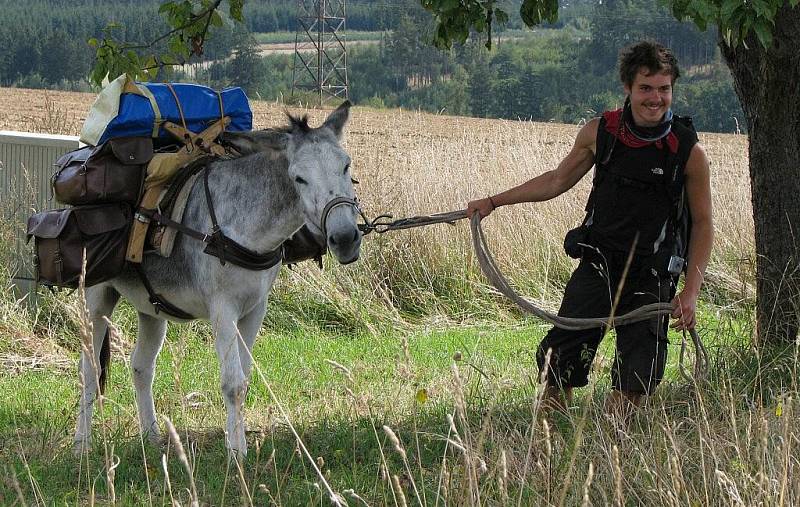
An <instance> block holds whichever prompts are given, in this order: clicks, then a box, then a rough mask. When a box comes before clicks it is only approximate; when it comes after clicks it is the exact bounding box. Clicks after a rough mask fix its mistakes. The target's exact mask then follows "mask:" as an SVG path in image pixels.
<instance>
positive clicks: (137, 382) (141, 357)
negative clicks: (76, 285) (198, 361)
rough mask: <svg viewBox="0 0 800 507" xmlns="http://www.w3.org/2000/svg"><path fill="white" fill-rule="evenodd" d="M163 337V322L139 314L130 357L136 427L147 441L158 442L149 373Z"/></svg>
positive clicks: (164, 326) (165, 332)
mask: <svg viewBox="0 0 800 507" xmlns="http://www.w3.org/2000/svg"><path fill="white" fill-rule="evenodd" d="M166 335H167V322H166V321H165V320H161V319H157V318H155V317H152V316H150V315H147V314H144V313H141V312H139V334H138V337H137V339H136V348H134V349H133V354H131V368H132V370H133V386H134V388H135V389H136V407H137V409H138V412H139V426H140V429H141V431H142V433H143V434H144V435H146V436H147V438H148V440H149V441H150V442H151V443H152V444H154V445H159V444H160V443H161V437H160V435H159V432H158V423H157V422H156V407H155V404H154V403H153V374H154V373H155V366H156V357H158V353H159V352H160V351H161V347H162V345H163V344H164V338H165V337H166Z"/></svg>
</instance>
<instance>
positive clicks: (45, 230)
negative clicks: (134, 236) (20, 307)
mask: <svg viewBox="0 0 800 507" xmlns="http://www.w3.org/2000/svg"><path fill="white" fill-rule="evenodd" d="M131 218H132V211H131V207H130V206H129V205H128V204H124V203H114V204H98V205H92V206H78V207H75V208H68V209H57V210H50V211H43V212H41V213H36V214H35V215H33V216H31V217H30V218H29V219H28V241H30V239H31V237H34V238H36V241H35V245H36V255H35V264H36V281H37V283H40V284H42V285H47V286H57V287H70V288H75V287H77V286H78V278H79V277H80V274H81V264H82V262H83V252H84V250H85V251H86V280H85V284H86V287H90V286H92V285H94V284H97V283H100V282H103V281H105V280H108V279H110V278H113V277H115V276H117V275H118V274H119V273H120V271H122V268H123V267H124V265H125V247H126V245H127V244H128V231H129V229H130V224H131Z"/></svg>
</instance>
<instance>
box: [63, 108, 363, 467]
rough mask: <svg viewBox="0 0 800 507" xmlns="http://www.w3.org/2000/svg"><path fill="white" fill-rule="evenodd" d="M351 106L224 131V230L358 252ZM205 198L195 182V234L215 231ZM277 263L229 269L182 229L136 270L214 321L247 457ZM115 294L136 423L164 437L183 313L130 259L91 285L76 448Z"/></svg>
mask: <svg viewBox="0 0 800 507" xmlns="http://www.w3.org/2000/svg"><path fill="white" fill-rule="evenodd" d="M349 108H350V103H349V102H345V103H344V104H342V105H341V106H339V107H338V108H337V109H336V110H335V111H334V112H332V113H331V114H330V115H329V116H328V118H327V119H326V120H325V122H324V123H323V125H322V126H321V127H318V128H311V127H310V126H309V125H308V120H307V117H303V118H296V117H293V116H291V115H290V116H289V120H290V125H289V126H288V127H284V128H281V129H269V130H264V131H253V132H247V133H236V134H232V133H228V134H225V137H224V141H225V142H226V143H228V144H230V145H233V146H234V147H235V148H236V150H237V151H239V152H240V153H241V154H242V155H243V156H242V157H241V158H237V159H233V160H218V161H214V162H212V163H211V165H210V166H209V171H208V189H209V191H210V195H211V197H212V202H213V206H214V208H215V211H216V217H217V222H218V224H219V226H220V228H221V229H222V231H223V232H224V234H225V235H226V236H228V237H229V238H230V239H232V240H234V241H236V242H238V243H239V244H240V245H242V246H244V247H246V248H248V249H249V250H252V251H255V252H269V251H272V250H274V249H277V248H279V247H280V245H281V244H282V243H283V242H285V241H286V240H287V239H288V238H289V237H291V236H292V234H293V233H295V232H296V231H297V230H298V229H300V228H301V227H302V226H303V225H304V224H305V225H307V227H308V228H309V230H310V231H311V233H312V234H313V235H314V236H315V237H316V239H317V240H318V241H319V242H320V244H327V246H328V249H329V250H330V251H331V252H332V253H333V255H334V256H335V257H336V259H337V260H338V261H339V262H340V263H341V264H348V263H351V262H354V261H356V260H357V259H358V257H359V253H360V247H361V233H360V231H359V229H358V226H357V223H356V220H357V217H358V212H357V211H358V209H357V204H356V202H355V192H354V189H353V180H352V179H351V175H350V157H349V156H348V155H347V153H346V152H345V151H344V150H343V149H342V147H341V146H340V144H339V141H340V140H341V137H342V130H343V128H344V126H345V123H346V122H347V119H348V116H349ZM205 194H206V189H205V187H204V183H203V181H202V178H198V179H197V180H196V183H195V184H194V187H193V188H192V190H191V192H190V193H189V198H188V201H187V205H186V208H185V212H184V218H183V224H184V225H185V226H187V227H190V228H192V229H194V230H197V231H209V230H211V227H212V225H211V219H210V216H209V209H208V206H207V203H206V195H205ZM341 204H345V205H341ZM280 266H281V264H280V263H278V264H277V265H275V266H274V267H271V268H269V269H266V270H263V271H251V270H247V269H244V268H241V267H238V266H235V265H233V264H231V263H230V262H227V263H225V264H224V265H223V264H222V263H221V262H220V259H218V258H216V257H212V256H210V255H207V254H205V253H203V244H202V243H200V242H199V241H196V240H195V239H193V238H189V237H186V236H184V235H182V234H180V235H179V236H178V238H177V241H176V243H175V245H174V247H173V252H172V255H171V256H170V257H169V258H163V257H158V256H155V255H150V256H146V257H145V259H144V262H143V263H142V266H141V268H142V270H143V271H144V273H145V275H146V277H147V279H149V280H150V283H151V285H152V288H153V289H154V292H156V293H158V294H160V295H161V296H163V298H164V299H165V300H167V301H168V302H169V303H171V304H172V305H173V306H175V307H177V308H179V309H181V310H183V311H185V312H187V313H190V314H191V315H192V316H193V317H194V318H202V319H207V320H209V321H210V322H211V326H212V329H213V332H214V337H215V348H216V352H217V356H218V358H219V362H220V379H221V387H222V395H223V398H224V400H225V408H226V410H227V423H226V427H225V443H226V446H227V448H228V450H229V451H230V452H231V454H233V455H245V454H246V453H247V443H246V441H245V423H244V418H243V416H242V407H243V403H244V398H245V394H246V391H247V385H248V381H249V377H250V371H251V366H252V364H251V355H250V352H251V351H252V347H253V343H254V341H255V338H256V335H257V334H258V331H259V329H260V328H261V324H262V321H263V319H264V315H265V313H266V308H267V297H268V295H269V292H270V289H271V288H272V284H273V283H274V282H275V278H276V277H277V275H278V271H279V270H280ZM120 296H122V297H125V299H127V300H128V301H129V302H130V303H131V304H132V305H133V306H134V307H135V308H136V310H137V312H138V321H139V322H138V324H139V326H138V334H137V339H136V345H135V347H134V350H133V354H132V356H131V367H132V376H133V384H134V388H135V389H136V403H137V409H138V416H139V424H140V430H141V431H142V432H143V433H144V434H146V435H147V437H148V439H149V440H150V441H151V442H153V443H159V442H161V438H160V434H159V429H158V423H157V422H156V414H155V406H154V403H153V393H152V387H153V375H154V367H155V361H156V357H157V356H158V353H159V351H160V350H161V347H162V345H163V343H164V338H165V336H166V329H167V320H166V319H169V320H174V321H179V322H182V321H183V322H185V321H186V320H181V319H176V318H174V317H171V316H168V315H165V313H164V312H157V311H156V310H155V309H154V306H153V305H152V304H151V303H150V301H149V296H148V291H147V290H146V288H145V286H144V285H143V283H142V281H141V279H140V278H139V277H138V276H137V274H136V273H135V271H134V270H133V269H132V268H130V267H128V268H126V270H124V271H123V272H122V274H120V275H119V276H117V277H116V278H114V279H112V280H109V281H107V282H103V283H102V284H98V285H95V286H93V287H90V288H88V289H87V290H86V303H87V308H88V311H89V317H90V319H91V321H92V325H93V329H92V340H93V348H92V352H93V354H94V357H93V358H92V357H89V356H88V354H87V351H84V353H83V354H81V362H80V375H81V379H82V382H81V385H82V393H81V399H80V402H79V410H78V421H77V429H76V432H75V450H76V452H83V451H84V450H86V449H88V448H89V447H90V446H91V423H92V408H93V407H92V405H93V402H94V400H95V397H96V395H97V390H98V389H101V390H102V383H101V382H100V381H98V379H100V378H101V376H102V377H104V374H105V371H106V369H107V368H108V354H107V353H103V354H101V351H102V350H103V346H104V345H105V347H106V351H107V350H108V348H107V347H108V343H107V340H108V336H107V325H106V323H105V320H104V319H103V317H110V316H111V313H112V312H113V310H114V307H115V306H116V304H117V302H118V301H119V298H120ZM87 348H88V347H87ZM96 368H98V369H99V370H100V371H98V370H96Z"/></svg>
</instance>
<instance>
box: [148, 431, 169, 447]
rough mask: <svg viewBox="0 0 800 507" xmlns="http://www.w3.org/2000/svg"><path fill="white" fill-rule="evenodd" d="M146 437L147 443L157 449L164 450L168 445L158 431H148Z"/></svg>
mask: <svg viewBox="0 0 800 507" xmlns="http://www.w3.org/2000/svg"><path fill="white" fill-rule="evenodd" d="M144 436H145V438H146V439H147V443H148V444H150V445H151V446H153V447H155V448H156V449H160V448H163V447H164V446H165V445H166V442H165V441H164V439H163V438H161V433H159V432H157V431H148V432H147V433H145V435H144Z"/></svg>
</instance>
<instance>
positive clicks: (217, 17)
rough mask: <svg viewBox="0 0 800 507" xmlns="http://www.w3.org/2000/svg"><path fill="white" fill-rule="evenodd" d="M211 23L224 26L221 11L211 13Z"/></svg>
mask: <svg viewBox="0 0 800 507" xmlns="http://www.w3.org/2000/svg"><path fill="white" fill-rule="evenodd" d="M211 25H212V26H218V27H219V26H222V16H220V15H219V12H217V11H216V10H215V11H213V12H212V13H211Z"/></svg>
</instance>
